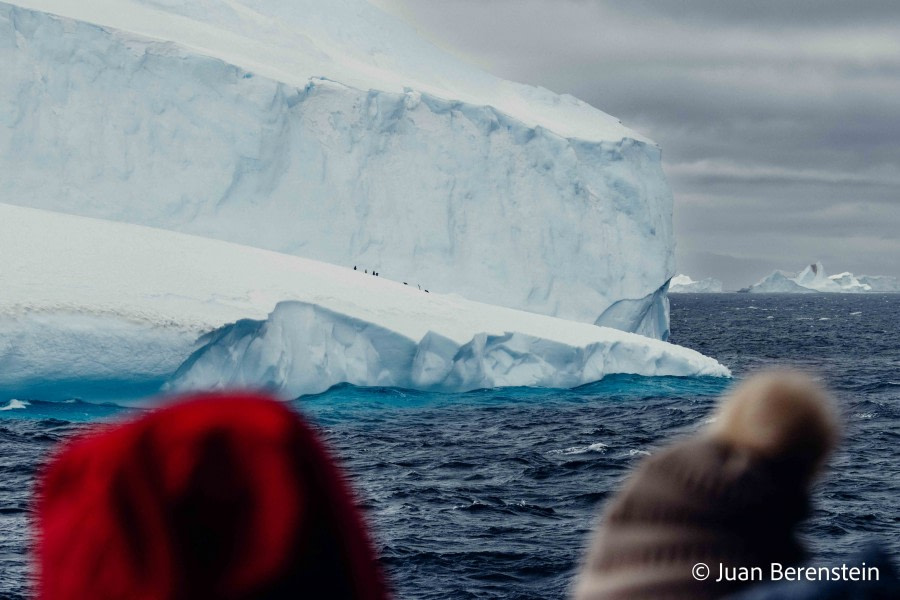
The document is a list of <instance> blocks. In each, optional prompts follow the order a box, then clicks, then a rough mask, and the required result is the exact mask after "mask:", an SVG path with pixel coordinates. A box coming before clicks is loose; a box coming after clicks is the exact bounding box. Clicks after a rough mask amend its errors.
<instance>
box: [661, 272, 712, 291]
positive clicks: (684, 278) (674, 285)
mask: <svg viewBox="0 0 900 600" xmlns="http://www.w3.org/2000/svg"><path fill="white" fill-rule="evenodd" d="M669 293H670V294H720V293H722V282H721V281H719V280H718V279H713V278H712V277H707V278H706V279H701V280H700V281H694V280H693V279H691V278H690V277H689V276H688V275H676V276H675V277H673V278H672V281H670V282H669Z"/></svg>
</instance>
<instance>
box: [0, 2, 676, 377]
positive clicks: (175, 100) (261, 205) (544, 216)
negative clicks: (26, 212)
mask: <svg viewBox="0 0 900 600" xmlns="http://www.w3.org/2000/svg"><path fill="white" fill-rule="evenodd" d="M0 61H2V63H3V65H4V84H3V86H0V164H2V165H3V172H4V177H3V179H4V184H3V186H2V187H0V202H4V203H8V204H18V205H25V206H31V207H36V208H43V209H48V210H53V211H59V212H66V213H72V214H78V215H83V216H89V217H96V218H102V219H109V220H116V221H123V222H128V223H134V224H140V225H149V226H152V227H157V228H163V229H170V230H176V231H180V232H184V233H190V234H195V235H200V236H205V237H212V238H218V239H221V240H225V241H231V242H236V243H240V244H244V245H248V246H255V247H259V248H264V249H269V250H275V251H278V252H283V253H288V254H294V255H299V256H303V257H306V258H310V259H314V260H317V261H322V262H326V263H332V264H337V265H344V266H350V265H359V266H360V268H363V267H366V268H368V269H376V270H378V271H379V272H380V273H381V276H383V277H386V278H390V279H393V280H395V281H406V282H409V283H412V284H421V285H422V286H423V287H427V288H428V289H430V290H431V291H432V292H439V293H440V292H444V293H456V294H460V295H462V296H464V297H466V298H469V299H472V300H475V301H480V302H487V303H491V304H495V305H501V306H506V307H510V308H514V309H521V310H525V311H529V312H534V313H540V314H544V315H549V316H554V317H561V318H563V319H568V320H574V321H580V322H584V323H591V324H599V325H609V326H612V327H616V328H619V329H623V330H626V331H631V332H637V333H641V334H645V335H647V336H650V337H655V338H658V339H665V338H666V337H667V333H668V307H667V300H666V293H665V291H666V285H667V282H668V280H669V279H670V277H671V276H672V275H673V274H674V258H673V247H674V240H673V233H672V222H671V216H672V215H671V212H672V196H671V193H670V191H669V188H668V186H667V184H666V181H665V178H664V176H663V172H662V169H661V166H660V150H659V148H658V147H657V146H656V145H655V144H654V143H653V142H652V141H650V140H648V139H647V138H645V137H643V136H642V135H640V134H638V133H635V132H633V131H631V130H629V129H627V128H626V127H624V126H623V125H622V124H621V123H619V122H618V121H617V120H616V119H614V118H613V117H610V116H609V115H606V114H605V113H603V112H601V111H599V110H597V109H595V108H593V107H591V106H589V105H587V104H585V103H583V102H581V101H579V100H577V99H575V98H572V97H570V96H560V95H556V94H553V93H551V92H549V91H547V90H543V89H539V88H533V87H529V86H524V85H519V84H514V83H511V82H508V81H503V80H500V79H498V78H495V77H493V76H491V75H489V74H486V73H484V72H481V71H479V70H477V69H475V68H474V67H471V66H468V65H466V64H464V63H462V62H461V61H459V60H457V59H455V58H453V57H451V56H450V55H448V54H446V53H445V52H443V51H441V50H439V49H437V48H436V47H434V46H432V45H430V44H429V43H427V42H425V41H423V40H422V39H420V38H419V37H418V35H417V34H416V32H415V31H414V30H413V29H412V28H411V27H408V26H407V25H405V24H404V23H403V22H402V21H400V20H398V19H395V18H394V17H391V16H389V15H387V14H385V13H383V12H381V11H380V10H379V9H377V8H376V7H374V6H373V5H371V4H369V3H367V2H365V1H364V0H334V1H331V0H329V2H317V1H313V0H296V1H290V2H289V1H287V0H281V1H278V0H270V1H267V2H262V1H255V0H204V1H202V2H188V1H182V0H86V1H84V2H77V3H76V2H66V1H63V0H16V1H14V2H11V3H0ZM48 173H52V174H53V176H52V177H48ZM284 310H285V311H287V310H288V309H287V308H285V309H284ZM419 341H420V340H416V343H417V344H418V343H419ZM510 343H512V342H510ZM516 343H518V342H516ZM435 344H437V342H435ZM423 356H424V354H423ZM423 360H424V359H423ZM423 372H424V371H423ZM449 376H450V375H448V377H449ZM460 377H463V375H460ZM466 377H468V375H466Z"/></svg>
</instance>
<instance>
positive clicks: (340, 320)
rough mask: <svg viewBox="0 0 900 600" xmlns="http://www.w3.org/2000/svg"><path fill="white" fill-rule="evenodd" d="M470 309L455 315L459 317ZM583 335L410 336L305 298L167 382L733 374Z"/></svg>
mask: <svg viewBox="0 0 900 600" xmlns="http://www.w3.org/2000/svg"><path fill="white" fill-rule="evenodd" d="M467 317H468V315H466V314H460V315H458V321H459V322H460V323H465V322H466V321H467V320H468V319H467ZM582 327H583V330H582V334H583V338H584V340H583V341H582V342H574V343H573V342H571V341H569V342H565V341H559V340H554V339H548V338H544V337H540V336H537V335H532V334H529V333H524V332H512V331H506V332H503V333H488V332H477V333H474V335H472V336H471V338H470V339H469V340H468V341H466V342H462V343H461V342H459V341H455V340H453V339H450V338H448V337H445V336H443V335H441V334H439V333H435V332H434V331H428V332H427V333H426V334H425V335H424V336H423V337H422V338H421V339H419V340H415V339H413V338H410V337H408V336H406V335H403V334H401V333H399V332H397V331H395V330H393V329H391V328H390V327H384V326H381V325H379V324H377V323H373V322H372V321H368V320H365V319H360V318H353V317H350V316H348V315H346V314H342V313H339V312H335V311H332V310H329V309H327V308H323V307H321V306H317V305H315V304H310V303H307V302H296V301H293V302H282V303H280V304H278V306H276V308H275V310H274V311H273V312H272V314H271V315H269V317H268V319H266V320H262V321H253V320H242V321H238V322H237V323H234V324H231V325H227V326H225V327H222V328H220V329H219V330H217V331H215V332H213V333H211V334H209V335H208V336H207V337H206V339H205V340H204V341H205V342H206V343H205V345H204V346H203V347H202V348H200V349H199V350H198V351H196V352H195V353H194V354H193V355H192V356H191V357H190V358H189V359H188V360H187V361H185V363H184V364H183V365H182V366H181V367H180V368H179V369H178V371H177V372H176V374H175V375H174V377H173V379H172V380H171V381H170V382H169V383H168V384H167V389H168V390H169V391H179V392H180V391H186V390H197V389H215V388H233V387H253V388H260V387H261V388H267V389H270V390H272V391H275V392H277V393H278V394H280V395H282V396H284V397H289V398H294V397H297V396H301V395H305V394H315V393H319V392H323V391H325V390H327V389H328V388H330V387H332V386H334V385H336V384H339V383H350V384H353V385H358V386H396V387H404V388H411V389H417V390H426V391H443V392H461V391H468V390H473V389H480V388H493V387H503V386H536V387H555V388H568V387H575V386H578V385H583V384H586V383H590V382H594V381H598V380H600V379H602V378H603V377H604V376H606V375H610V374H614V373H627V374H636V375H645V376H664V375H668V376H722V377H727V376H730V371H729V370H728V369H727V368H726V367H724V366H722V365H721V364H719V363H718V362H716V361H715V360H713V359H711V358H708V357H706V356H703V355H702V354H700V353H698V352H695V351H693V350H689V349H687V348H682V347H680V346H675V345H673V344H668V343H666V342H661V341H658V340H652V339H649V338H645V337H642V336H639V335H634V334H629V333H624V332H621V331H618V330H614V329H610V328H606V327H596V326H591V325H583V326H582Z"/></svg>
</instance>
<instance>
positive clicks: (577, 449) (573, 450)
mask: <svg viewBox="0 0 900 600" xmlns="http://www.w3.org/2000/svg"><path fill="white" fill-rule="evenodd" d="M608 447H609V446H607V445H606V444H604V443H603V442H597V443H596V444H591V445H590V446H572V447H570V448H566V449H565V450H550V451H549V452H547V454H562V455H565V456H570V455H572V454H588V453H590V452H598V453H603V452H606V449H607V448H608Z"/></svg>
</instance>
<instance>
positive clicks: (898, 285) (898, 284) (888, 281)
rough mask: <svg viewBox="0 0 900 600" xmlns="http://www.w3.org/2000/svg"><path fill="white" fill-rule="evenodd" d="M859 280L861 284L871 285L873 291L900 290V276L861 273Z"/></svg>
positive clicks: (890, 291)
mask: <svg viewBox="0 0 900 600" xmlns="http://www.w3.org/2000/svg"><path fill="white" fill-rule="evenodd" d="M858 281H859V283H860V284H861V285H864V286H865V285H867V286H869V288H870V289H869V291H871V292H889V293H894V292H900V277H891V276H889V275H860V276H859V277H858Z"/></svg>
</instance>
